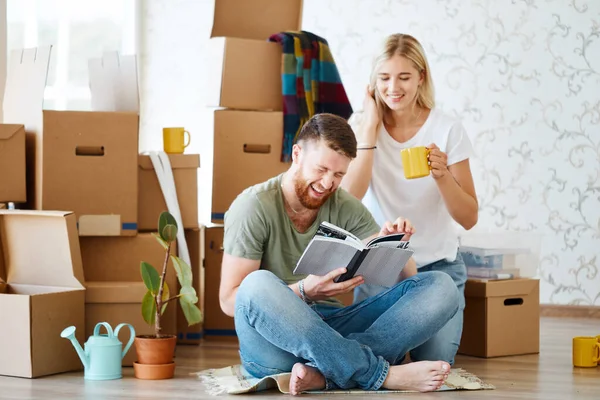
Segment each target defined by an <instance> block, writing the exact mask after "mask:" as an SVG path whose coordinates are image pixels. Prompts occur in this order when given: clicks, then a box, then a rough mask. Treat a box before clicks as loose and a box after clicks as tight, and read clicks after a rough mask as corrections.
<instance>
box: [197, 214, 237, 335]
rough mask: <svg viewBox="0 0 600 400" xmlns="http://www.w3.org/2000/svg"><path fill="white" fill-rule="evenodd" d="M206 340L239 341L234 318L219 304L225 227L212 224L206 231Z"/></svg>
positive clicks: (204, 327)
mask: <svg viewBox="0 0 600 400" xmlns="http://www.w3.org/2000/svg"><path fill="white" fill-rule="evenodd" d="M204 232H205V233H204V237H205V241H204V254H205V256H204V268H203V269H204V277H203V278H202V283H203V284H204V290H203V293H204V304H203V307H202V312H203V315H204V322H203V332H204V338H205V339H207V340H210V339H219V340H227V339H229V340H237V335H236V333H235V324H234V323H233V318H232V317H230V316H228V315H225V313H223V310H221V305H220V302H219V284H220V283H221V263H222V262H223V225H216V224H211V225H208V226H207V227H206V228H205V231H204Z"/></svg>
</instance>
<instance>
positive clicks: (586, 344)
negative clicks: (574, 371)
mask: <svg viewBox="0 0 600 400" xmlns="http://www.w3.org/2000/svg"><path fill="white" fill-rule="evenodd" d="M598 361H600V336H596V337H594V336H578V337H574V338H573V365H574V366H575V367H596V366H598Z"/></svg>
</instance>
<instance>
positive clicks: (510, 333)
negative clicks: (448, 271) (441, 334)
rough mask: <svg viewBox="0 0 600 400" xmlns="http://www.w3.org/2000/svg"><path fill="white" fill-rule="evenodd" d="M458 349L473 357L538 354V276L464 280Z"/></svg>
mask: <svg viewBox="0 0 600 400" xmlns="http://www.w3.org/2000/svg"><path fill="white" fill-rule="evenodd" d="M465 298H466V307H465V313H464V324H463V334H462V339H461V342H460V347H459V349H458V352H459V353H460V354H465V355H470V356H476V357H498V356H509V355H519V354H531V353H539V351H540V282H539V280H538V279H528V278H523V279H510V280H502V281H483V280H482V281H478V280H471V279H469V280H467V283H466V286H465Z"/></svg>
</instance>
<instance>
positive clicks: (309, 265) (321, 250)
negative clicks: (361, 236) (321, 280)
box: [294, 236, 360, 276]
mask: <svg viewBox="0 0 600 400" xmlns="http://www.w3.org/2000/svg"><path fill="white" fill-rule="evenodd" d="M359 250H360V249H359V248H357V247H356V246H355V245H352V244H351V242H347V241H341V240H340V239H337V238H331V237H324V236H315V237H314V238H313V240H311V242H310V243H309V244H308V246H307V247H306V250H304V253H302V256H301V257H300V260H298V264H296V268H295V269H294V274H303V275H309V274H311V275H319V276H323V275H327V274H328V273H329V272H331V271H333V270H334V269H337V268H341V267H347V266H348V263H349V262H350V260H352V257H354V255H355V254H356V252H357V251H359Z"/></svg>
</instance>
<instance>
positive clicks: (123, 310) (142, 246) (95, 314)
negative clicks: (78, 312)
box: [79, 233, 179, 366]
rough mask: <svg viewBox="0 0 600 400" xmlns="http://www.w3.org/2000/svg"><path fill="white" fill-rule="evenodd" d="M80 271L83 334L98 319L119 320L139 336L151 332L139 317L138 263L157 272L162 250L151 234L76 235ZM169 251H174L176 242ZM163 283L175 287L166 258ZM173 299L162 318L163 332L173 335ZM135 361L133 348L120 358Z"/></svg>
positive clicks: (128, 363) (142, 291) (141, 286)
mask: <svg viewBox="0 0 600 400" xmlns="http://www.w3.org/2000/svg"><path fill="white" fill-rule="evenodd" d="M79 240H80V243H81V256H82V260H83V270H84V274H85V279H86V287H87V292H86V297H85V302H86V304H85V311H86V316H85V320H86V324H85V328H86V335H90V334H91V333H92V332H93V330H94V326H95V325H96V324H97V323H98V322H103V321H105V322H108V323H110V324H111V326H115V325H118V324H119V323H121V322H127V323H130V324H132V325H133V327H134V329H135V331H136V333H137V334H139V335H149V334H153V332H154V328H153V327H152V326H149V325H148V324H146V323H145V322H144V320H143V318H142V314H141V307H142V299H143V297H144V294H145V293H146V289H145V286H144V283H143V281H142V275H141V262H142V261H145V262H148V263H150V264H151V265H152V266H153V267H154V268H156V270H157V271H158V272H159V274H160V273H161V272H162V264H163V260H164V258H165V252H164V249H163V248H162V246H161V245H160V244H159V243H158V241H157V240H156V238H155V237H153V234H152V233H140V234H138V235H137V236H133V237H80V238H79ZM171 252H172V254H174V255H176V254H177V246H176V244H173V245H172V248H171ZM167 285H168V286H169V289H170V290H176V289H174V288H177V275H176V274H175V269H174V268H173V263H172V262H171V261H169V264H168V271H167ZM177 307H179V306H178V304H177V301H173V302H171V303H169V305H168V306H167V310H166V311H165V314H164V319H163V333H170V334H173V335H174V334H176V330H177V323H176V319H177V310H176V308H177ZM128 332H129V330H126V331H122V332H121V333H120V337H121V336H122V337H121V342H123V341H124V340H125V342H124V343H126V340H127V338H128ZM135 360H136V355H135V349H132V350H130V352H129V353H128V354H127V355H126V357H125V358H124V359H123V365H124V366H132V365H133V361H135Z"/></svg>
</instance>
